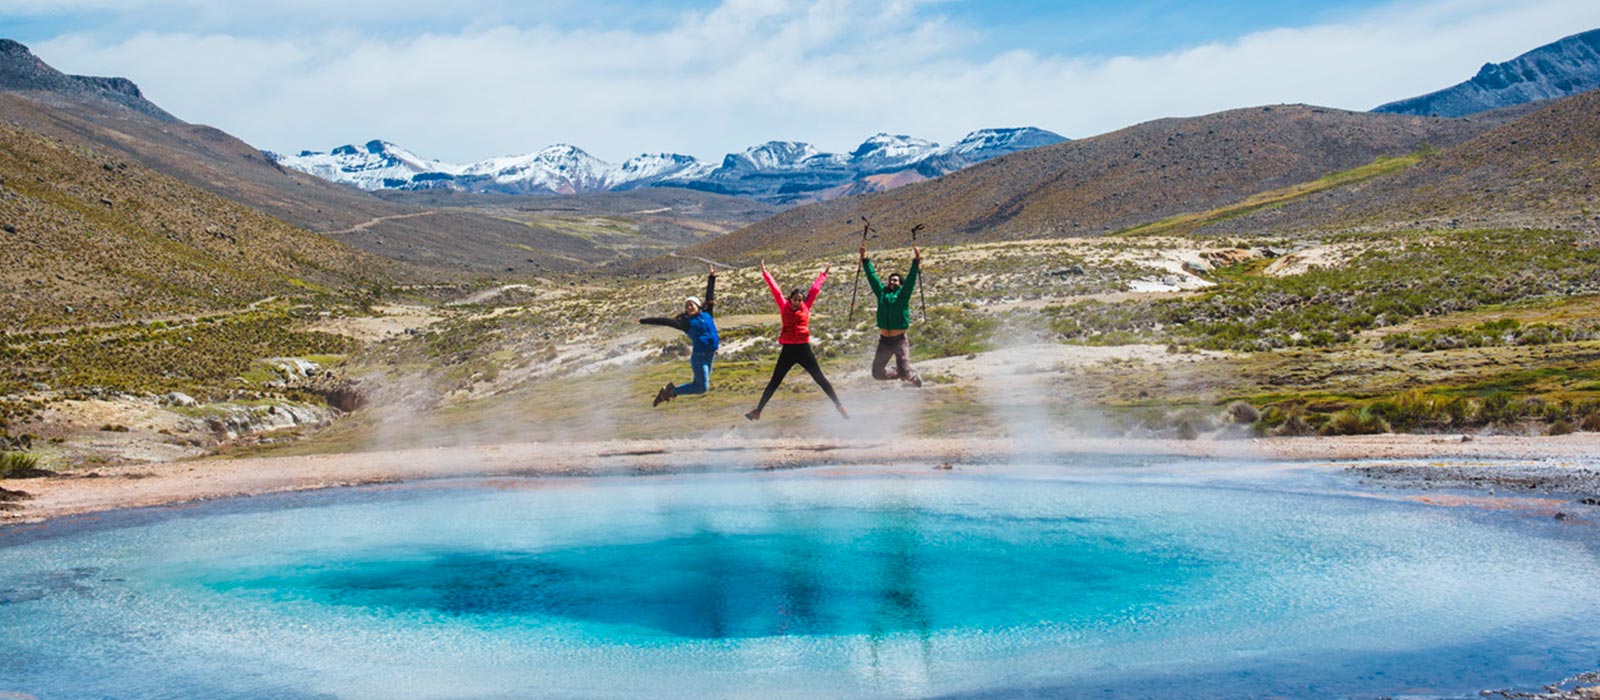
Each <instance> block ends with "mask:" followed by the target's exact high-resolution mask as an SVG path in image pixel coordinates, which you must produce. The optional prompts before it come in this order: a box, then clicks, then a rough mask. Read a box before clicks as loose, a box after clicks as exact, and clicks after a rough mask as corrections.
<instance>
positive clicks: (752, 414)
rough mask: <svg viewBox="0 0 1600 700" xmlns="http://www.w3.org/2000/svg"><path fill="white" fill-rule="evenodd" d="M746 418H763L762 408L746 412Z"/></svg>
mask: <svg viewBox="0 0 1600 700" xmlns="http://www.w3.org/2000/svg"><path fill="white" fill-rule="evenodd" d="M744 419H745V420H761V409H759V408H758V409H756V410H754V411H751V412H749V413H746V414H744Z"/></svg>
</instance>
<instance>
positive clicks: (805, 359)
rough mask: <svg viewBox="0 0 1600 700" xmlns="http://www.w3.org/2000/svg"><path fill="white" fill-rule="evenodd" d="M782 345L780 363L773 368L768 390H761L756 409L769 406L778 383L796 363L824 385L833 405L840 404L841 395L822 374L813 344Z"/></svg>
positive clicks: (820, 384)
mask: <svg viewBox="0 0 1600 700" xmlns="http://www.w3.org/2000/svg"><path fill="white" fill-rule="evenodd" d="M782 347H783V349H782V350H779V351H778V364H777V366H775V367H773V368H772V379H771V381H768V382H767V389H766V391H763V392H761V403H759V404H757V405H756V410H757V411H760V410H761V409H763V408H766V407H767V402H768V401H770V400H771V399H772V392H774V391H777V390H778V385H779V384H782V383H783V377H784V375H787V374H788V373H789V368H790V367H793V366H795V365H800V366H801V367H804V368H805V369H806V373H808V374H810V375H811V378H812V379H814V380H816V382H817V386H820V387H822V391H823V393H825V394H827V395H828V398H830V399H833V405H835V406H838V405H839V396H838V395H837V394H834V393H833V385H832V384H829V383H828V378H827V377H824V376H822V367H821V366H820V365H818V364H817V356H816V355H815V354H813V353H812V352H811V344H810V343H806V344H804V345H784V346H782Z"/></svg>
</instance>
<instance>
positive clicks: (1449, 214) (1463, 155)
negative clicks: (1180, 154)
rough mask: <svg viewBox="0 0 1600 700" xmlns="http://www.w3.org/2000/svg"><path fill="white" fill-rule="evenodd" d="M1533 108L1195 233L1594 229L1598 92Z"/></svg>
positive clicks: (1598, 206)
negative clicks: (1464, 137)
mask: <svg viewBox="0 0 1600 700" xmlns="http://www.w3.org/2000/svg"><path fill="white" fill-rule="evenodd" d="M1541 105H1542V108H1541V109H1538V110H1536V111H1532V113H1531V114H1527V115H1526V116H1521V118H1519V119H1516V120H1515V121H1512V122H1510V123H1508V124H1505V125H1503V126H1499V127H1496V128H1494V129H1491V130H1489V131H1487V132H1485V133H1483V134H1482V135H1480V136H1478V137H1477V138H1474V139H1472V140H1470V141H1467V142H1465V143H1462V144H1460V145H1457V146H1454V147H1451V148H1448V149H1444V150H1442V151H1440V152H1439V153H1436V154H1433V155H1430V156H1428V157H1426V158H1423V159H1422V160H1421V161H1420V162H1419V163H1417V164H1416V165H1415V166H1413V167H1411V168H1409V169H1406V170H1404V171H1402V172H1397V173H1394V174H1392V175H1388V176H1385V177H1381V178H1374V179H1372V180H1370V181H1367V182H1361V183H1355V184H1351V185H1349V186H1345V187H1340V188H1336V189H1330V190H1327V191H1323V192H1318V193H1315V194H1312V195H1309V196H1306V197H1301V198H1298V199H1295V200H1294V201H1290V202H1287V203H1285V204H1283V205H1282V206H1279V207H1276V208H1271V209H1261V210H1258V211H1254V212H1251V213H1250V214H1248V215H1245V216H1238V217H1233V218H1229V219H1227V220H1225V221H1220V222H1218V223H1216V224H1214V225H1211V226H1208V227H1204V228H1201V229H1199V230H1200V231H1202V232H1206V233H1214V234H1276V233H1283V232H1316V231H1338V230H1347V229H1354V228H1369V229H1370V228H1415V227H1433V226H1444V227H1451V226H1453V227H1479V228H1482V227H1501V226H1514V227H1536V228H1580V229H1591V228H1595V227H1597V225H1600V203H1597V201H1596V197H1597V196H1600V191H1597V187H1596V184H1597V181H1600V91H1591V92H1587V93H1582V94H1579V95H1575V96H1573V97H1568V98H1565V99H1562V100H1559V101H1556V102H1551V103H1541ZM1525 111H1526V110H1525Z"/></svg>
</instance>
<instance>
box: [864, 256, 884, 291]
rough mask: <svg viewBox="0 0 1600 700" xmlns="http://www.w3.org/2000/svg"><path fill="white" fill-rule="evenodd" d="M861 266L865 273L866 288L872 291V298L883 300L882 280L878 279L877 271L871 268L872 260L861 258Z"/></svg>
mask: <svg viewBox="0 0 1600 700" xmlns="http://www.w3.org/2000/svg"><path fill="white" fill-rule="evenodd" d="M861 266H862V267H863V268H865V269H866V271H867V288H868V289H871V290H872V296H875V297H878V298H879V299H882V298H883V280H880V279H878V271H877V270H876V269H874V268H873V267H872V258H862V259H861Z"/></svg>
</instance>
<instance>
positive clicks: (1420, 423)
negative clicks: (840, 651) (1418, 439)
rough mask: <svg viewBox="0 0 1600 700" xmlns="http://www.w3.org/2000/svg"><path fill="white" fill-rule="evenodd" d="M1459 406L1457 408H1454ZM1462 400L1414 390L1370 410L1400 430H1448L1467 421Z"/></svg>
mask: <svg viewBox="0 0 1600 700" xmlns="http://www.w3.org/2000/svg"><path fill="white" fill-rule="evenodd" d="M1453 404H1457V405H1453ZM1458 404H1460V401H1459V400H1456V401H1452V400H1451V399H1446V398H1443V397H1439V396H1432V395H1429V394H1427V393H1425V392H1423V391H1420V390H1417V389H1412V390H1410V391H1405V392H1401V393H1399V394H1396V395H1395V396H1393V397H1390V398H1388V399H1384V400H1382V401H1374V402H1373V403H1371V404H1370V405H1368V407H1367V411H1368V412H1369V413H1371V414H1372V415H1374V416H1376V417H1378V418H1381V419H1383V420H1384V421H1385V422H1387V423H1388V424H1389V426H1390V427H1391V428H1394V429H1396V430H1407V431H1409V430H1416V429H1418V428H1447V427H1450V426H1451V425H1452V424H1455V423H1458V422H1460V421H1461V420H1464V418H1465V409H1464V408H1462V407H1461V406H1459V405H1458Z"/></svg>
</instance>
